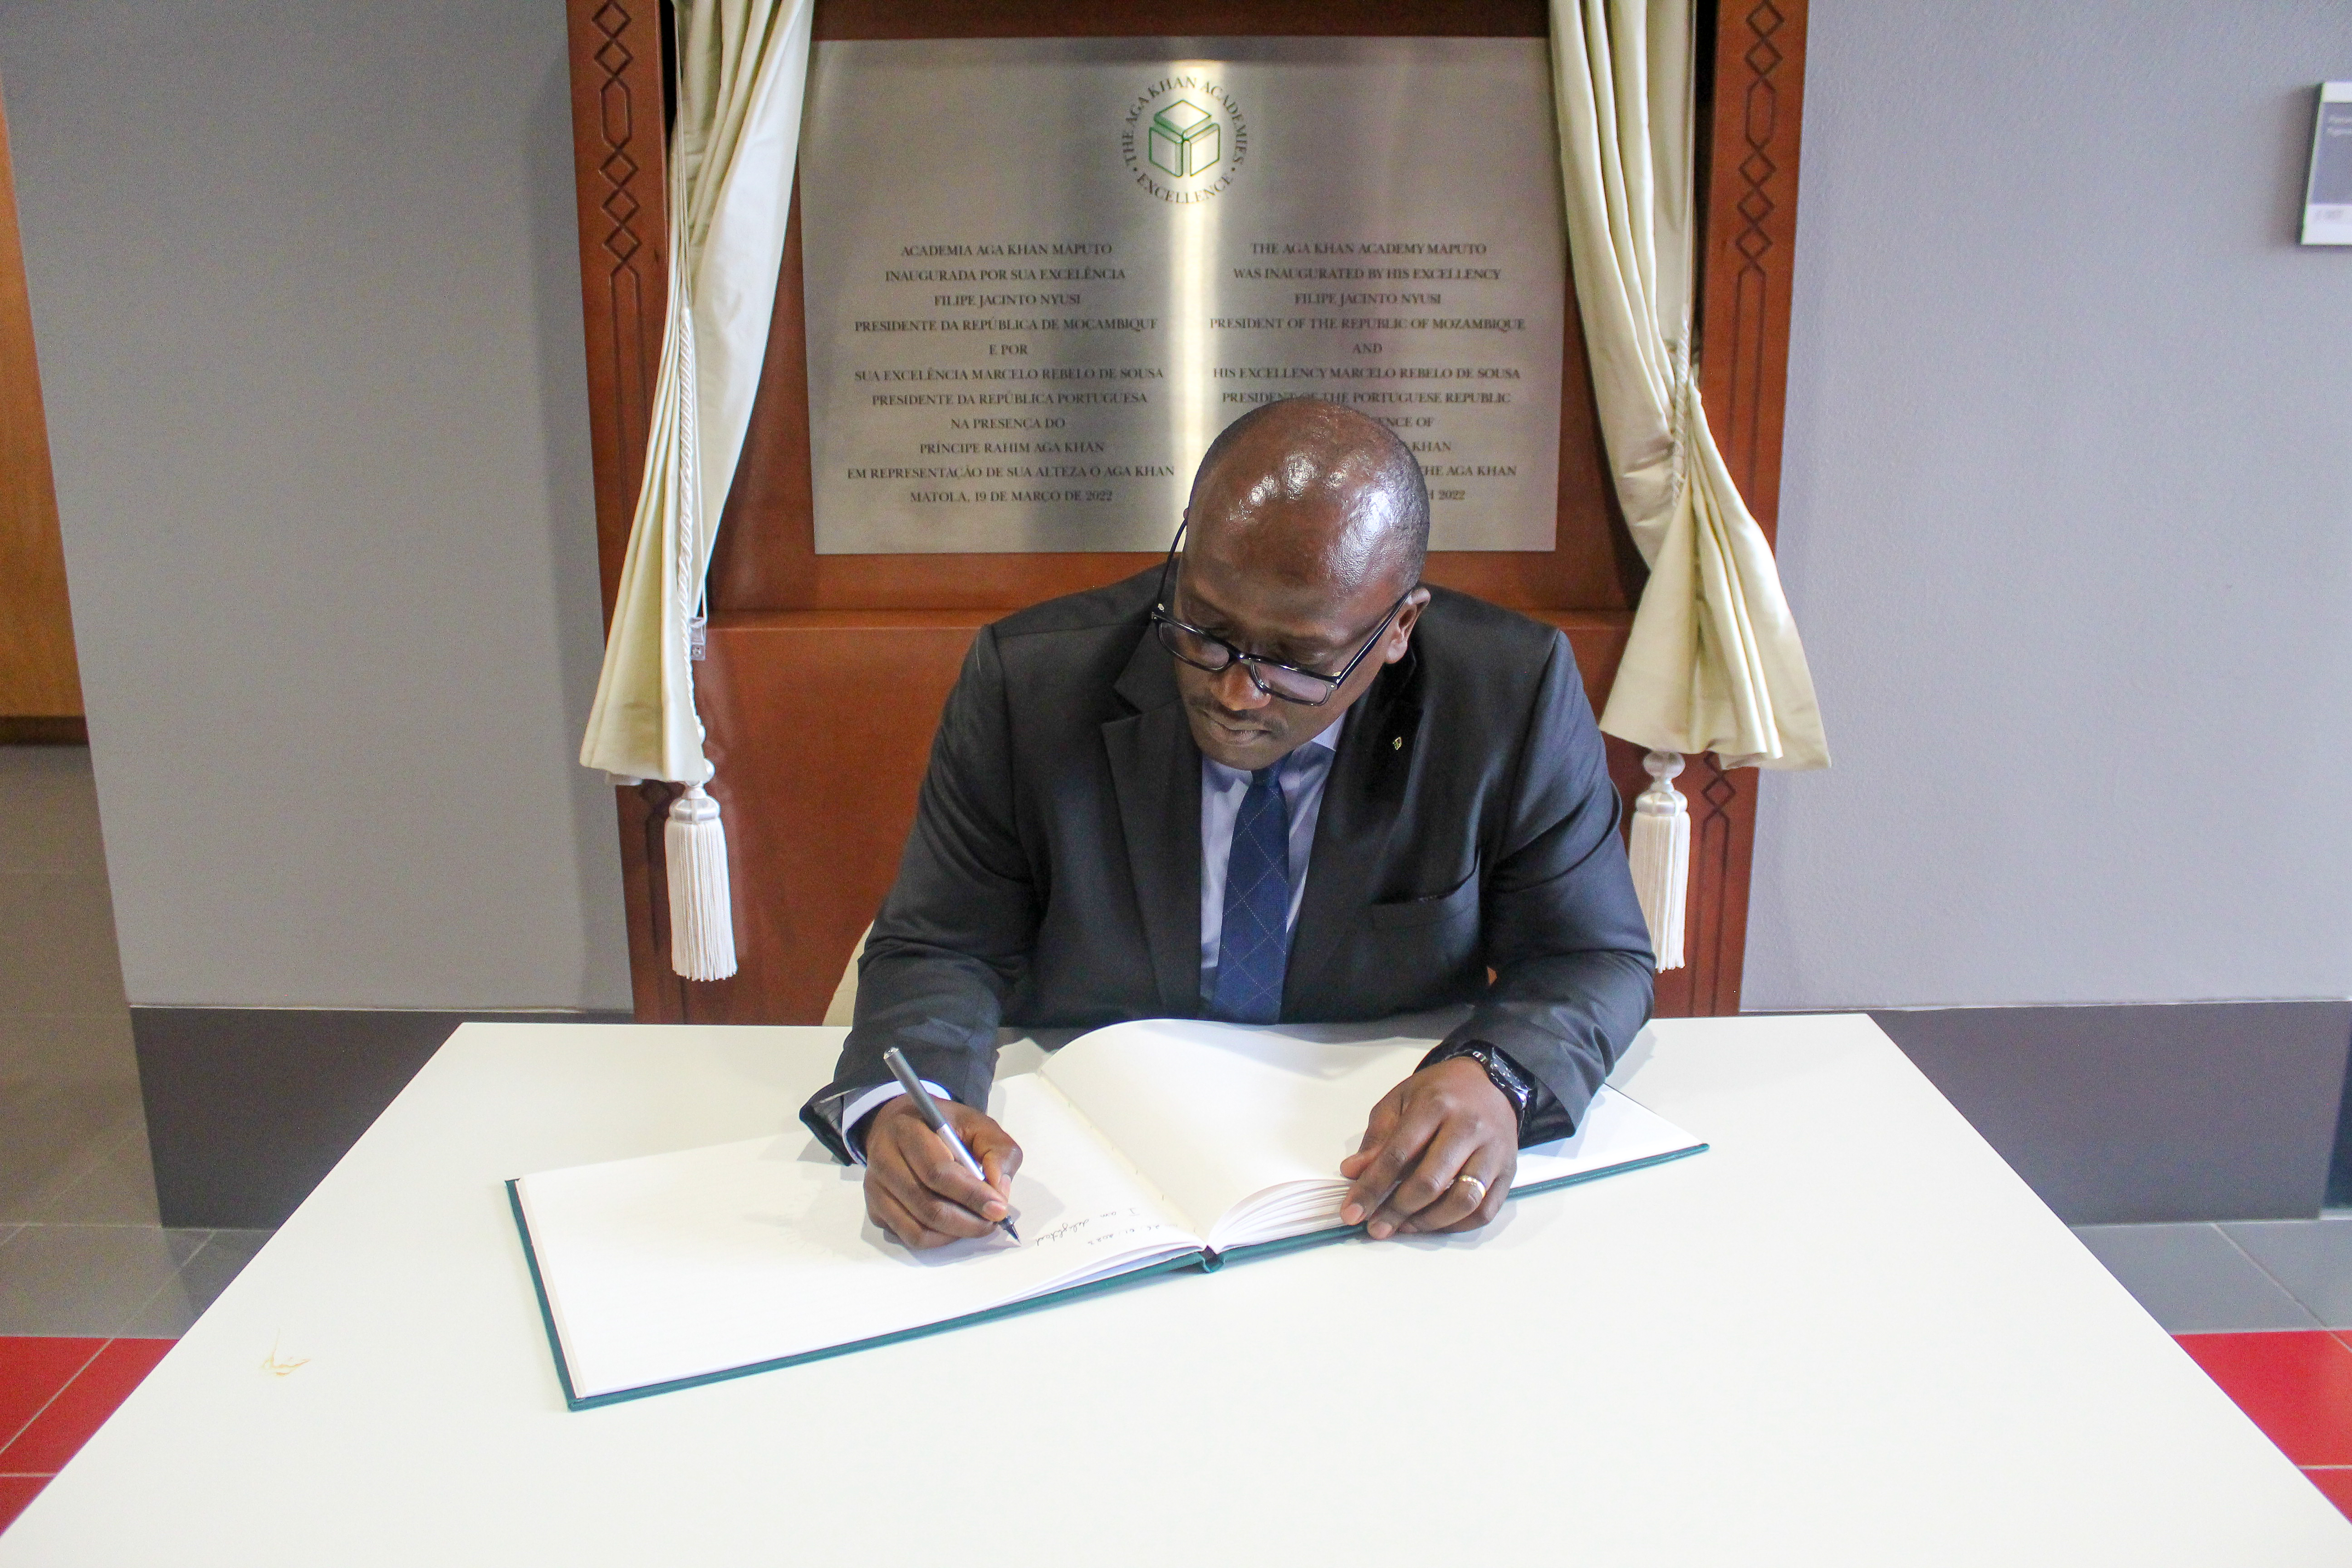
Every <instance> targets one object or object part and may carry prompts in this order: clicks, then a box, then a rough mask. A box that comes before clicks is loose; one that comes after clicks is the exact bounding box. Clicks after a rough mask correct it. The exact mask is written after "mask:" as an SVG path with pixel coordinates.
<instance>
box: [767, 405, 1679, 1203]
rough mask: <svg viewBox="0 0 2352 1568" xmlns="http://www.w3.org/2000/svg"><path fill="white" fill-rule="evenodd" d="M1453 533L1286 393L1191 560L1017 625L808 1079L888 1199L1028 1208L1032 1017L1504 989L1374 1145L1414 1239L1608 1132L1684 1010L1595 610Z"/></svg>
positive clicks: (1184, 545) (1172, 561) (1257, 1014)
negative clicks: (899, 1064) (1665, 1011)
mask: <svg viewBox="0 0 2352 1568" xmlns="http://www.w3.org/2000/svg"><path fill="white" fill-rule="evenodd" d="M1428 539H1429V497H1428V490H1427V488H1426V486H1425V485H1424V483H1423V478H1422V473H1421V466H1420V464H1419V462H1418V461H1417V460H1416V459H1415V458H1414V457H1413V455H1412V451H1411V450H1410V449H1409V448H1408V447H1406V446H1405V445H1404V443H1403V442H1402V441H1401V440H1399V439H1398V438H1397V437H1396V436H1395V435H1394V434H1393V433H1392V432H1391V431H1390V430H1389V429H1388V428H1387V427H1386V426H1382V425H1381V424H1379V423H1377V422H1376V421H1373V420H1371V419H1369V418H1366V417H1365V416H1362V415H1360V414H1358V413H1355V412H1354V411H1352V410H1349V409H1347V408H1345V407H1342V406H1340V405H1335V404H1329V403H1322V402H1318V401H1313V400H1308V399H1296V400H1292V401H1288V402H1283V403H1273V404H1268V405H1264V406H1262V407H1260V408H1258V409H1256V410H1255V411H1253V412H1252V413H1250V414H1247V415H1245V416H1243V417H1242V418H1241V419H1239V420H1237V421H1236V422H1234V425H1233V426H1230V427H1229V428H1228V429H1226V430H1225V431H1224V432H1223V434H1222V435H1220V436H1219V437H1217V440H1216V442H1215V443H1214V444H1213V446H1212V447H1210V448H1209V451H1208V454H1207V456H1206V457H1204V458H1202V463H1201V467H1200V470H1199V473H1198V475H1197V476H1196V478H1195V479H1194V481H1193V486H1192V500H1191V504H1190V505H1189V506H1188V508H1187V509H1186V511H1185V522H1184V525H1183V527H1182V528H1180V529H1179V531H1178V543H1179V544H1180V545H1181V553H1179V552H1178V550H1177V549H1176V548H1175V547H1173V546H1171V550H1170V554H1169V560H1168V563H1166V565H1164V566H1163V567H1161V568H1160V569H1156V570H1154V571H1152V572H1149V573H1146V574H1143V575H1142V576H1139V577H1136V578H1132V579H1130V580H1129V581H1127V582H1124V583H1119V584H1114V585H1113V586H1110V587H1108V588H1103V589H1098V590H1097V591H1095V592H1093V593H1087V594H1076V595H1071V596H1069V597H1067V598H1063V599H1056V600H1054V601H1052V602H1050V603H1047V604H1044V605H1038V606H1036V607H1035V608H1034V609H1030V610H1025V611H1024V612H1022V613H1021V614H1019V615H1016V616H1010V617H1008V618H1006V619H1005V620H1003V621H999V622H997V623H996V624H995V625H994V626H989V627H987V628H986V629H984V630H982V632H981V634H980V635H979V637H977V638H976V639H975V640H974V642H973V645H972V649H971V655H970V657H969V658H967V659H966V660H965V663H964V668H963V673H962V676H961V679H959V680H958V681H957V683H956V688H955V690H954V692H953V693H952V694H950V697H949V699H948V703H947V709H946V711H945V712H944V713H943V714H942V715H941V717H940V729H939V735H938V738H937V740H936V741H935V742H934V743H933V746H932V751H931V761H930V771H929V774H928V776H927V777H926V778H925V780H924V782H923V789H922V795H921V802H920V805H919V806H918V808H917V812H916V818H915V826H914V831H913V832H912V833H911V834H910V835H909V836H908V842H907V849H906V854H905V858H903V859H902V860H901V862H900V864H899V868H898V884H897V886H896V887H894V888H893V889H891V892H890V897H889V900H888V901H887V903H885V904H884V905H883V908H882V912H881V915H880V916H879V918H878V919H877V921H875V925H874V931H873V934H872V936H871V937H870V938H869V939H868V941H867V942H866V951H865V954H864V957H863V959H862V961H861V963H860V969H859V980H858V992H857V1019H856V1026H855V1027H854V1028H852V1029H851V1031H850V1035H849V1038H848V1040H847V1042H846V1044H845V1047H844V1049H843V1051H842V1056H841V1062H840V1066H839V1067H838V1068H836V1069H835V1076H834V1081H833V1083H832V1085H831V1086H829V1087H828V1088H827V1089H824V1090H823V1091H822V1092H820V1093H819V1094H818V1095H817V1096H816V1097H815V1098H814V1099H813V1100H810V1101H809V1104H808V1106H807V1107H806V1108H805V1109H804V1110H803V1112H802V1118H803V1121H806V1122H807V1123H808V1124H809V1126H810V1128H811V1129H812V1130H813V1131H815V1132H816V1133H817V1135H818V1136H819V1137H820V1138H821V1139H823V1140H824V1142H825V1143H826V1144H827V1145H828V1146H829V1147H830V1148H831V1149H832V1150H833V1152H835V1154H836V1155H837V1156H839V1157H840V1158H842V1159H845V1160H852V1159H858V1158H861V1157H862V1158H863V1159H864V1160H865V1161H866V1208H867V1213H868V1214H869V1215H870V1216H871V1217H872V1218H873V1219H874V1221H875V1222H876V1223H877V1225H879V1226H883V1227H884V1228H885V1229H887V1230H888V1231H889V1232H890V1233H891V1234H892V1235H893V1236H895V1237H898V1239H899V1240H900V1241H901V1242H903V1243H905V1244H906V1245H908V1246H909V1247H932V1246H938V1245H940V1244H941V1243H944V1242H947V1241H950V1240H952V1239H954V1238H956V1237H972V1236H982V1235H985V1234H987V1232H988V1231H989V1230H990V1229H991V1228H992V1226H993V1225H994V1223H995V1222H996V1221H997V1220H999V1219H1001V1218H1003V1217H1004V1215H1006V1214H1007V1212H1008V1209H1007V1205H1006V1198H1007V1196H1008V1194H1009V1193H1010V1190H1011V1181H1012V1175H1013V1171H1014V1170H1015V1169H1016V1168H1017V1167H1018V1165H1019V1163H1020V1158H1021V1153H1020V1150H1019V1148H1018V1147H1017V1146H1016V1145H1015V1144H1014V1143H1013V1140H1012V1139H1011V1138H1010V1137H1008V1136H1007V1135H1006V1134H1005V1132H1004V1130H1003V1128H1001V1127H1000V1126H998V1125H997V1124H996V1122H995V1121H992V1119H990V1118H989V1116H988V1115H987V1114H986V1113H985V1111H984V1110H982V1109H980V1108H981V1107H983V1106H985V1105H986V1103H987V1099H988V1089H989V1084H990V1082H991V1080H992V1078H993V1076H994V1071H995V1038H996V1029H997V1027H998V1026H999V1025H1000V1024H1011V1025H1016V1026H1030V1027H1051V1026H1082V1027H1083V1026H1098V1025H1103V1024H1109V1023H1115V1022H1118V1021H1120V1020H1122V1019H1129V1018H1146V1017H1213V1018H1224V1019H1230V1020H1233V1021H1236V1022H1243V1023H1273V1022H1276V1021H1279V1020H1286V1019H1291V1020H1308V1021H1316V1022H1336V1021H1344V1020H1355V1019H1368V1018H1379V1017H1383V1016H1389V1015H1391V1014H1396V1013H1402V1012H1410V1011H1414V1010H1418V1009H1423V1008H1429V1007H1436V1006H1441V1005H1447V1004H1459V1003H1468V1004H1470V1005H1471V1011H1470V1016H1468V1018H1467V1019H1466V1020H1465V1021H1464V1022H1463V1024H1462V1025H1461V1026H1459V1027H1457V1028H1455V1029H1454V1031H1453V1032H1452V1033H1451V1034H1450V1035H1448V1036H1447V1037H1446V1038H1445V1039H1444V1041H1443V1042H1442V1043H1441V1044H1440V1045H1439V1046H1438V1047H1436V1048H1435V1049H1433V1050H1432V1051H1431V1052H1430V1053H1429V1055H1428V1056H1427V1057H1426V1058H1424V1059H1423V1063H1422V1065H1421V1066H1420V1068H1419V1069H1418V1070H1416V1071H1415V1072H1414V1073H1413V1074H1412V1076H1411V1077H1409V1078H1408V1079H1405V1081H1404V1082H1403V1083H1402V1084H1400V1085H1398V1086H1397V1088H1396V1089H1394V1090H1393V1091H1391V1093H1390V1094H1389V1096H1388V1097H1387V1098H1386V1099H1385V1100H1382V1101H1381V1104H1380V1105H1379V1107H1378V1108H1377V1109H1375V1110H1374V1111H1373V1113H1372V1116H1371V1120H1370V1126H1369V1127H1367V1129H1366V1130H1365V1133H1364V1138H1363V1142H1362V1146H1361V1148H1360V1150H1359V1151H1358V1152H1356V1153H1355V1154H1353V1155H1350V1156H1349V1158H1348V1159H1347V1160H1345V1161H1343V1162H1342V1163H1341V1165H1340V1168H1339V1173H1340V1174H1341V1175H1342V1176H1344V1177H1346V1178H1347V1179H1348V1180H1349V1182H1350V1183H1351V1186H1350V1189H1349V1194H1348V1198H1347V1201H1346V1205H1345V1207H1344V1208H1343V1209H1342V1217H1343V1218H1344V1219H1345V1220H1346V1221H1347V1222H1348V1223H1350V1224H1354V1223H1358V1222H1360V1221H1361V1222H1364V1223H1365V1224H1366V1226H1367V1229H1368V1231H1369V1233H1370V1235H1372V1236H1374V1237H1387V1236H1391V1235H1399V1234H1407V1233H1414V1232H1423V1233H1426V1232H1439V1231H1454V1230H1465V1229H1470V1228H1474V1227H1475V1226H1482V1225H1485V1224H1486V1222H1488V1221H1489V1220H1491V1219H1493V1218H1494V1217H1495V1215H1496V1212H1497V1211H1498V1209H1499V1208H1500V1206H1501V1204H1502V1200H1503V1196H1504V1194H1506V1193H1507V1191H1508V1190H1509V1187H1510V1180H1511V1174H1512V1172H1513V1170H1514V1169H1515V1167H1516V1164H1517V1151H1518V1150H1519V1149H1520V1148H1522V1147H1524V1146H1526V1145H1528V1144H1530V1143H1536V1142H1546V1141H1548V1140H1550V1139H1553V1138H1558V1137H1561V1136H1563V1135H1565V1134H1566V1133H1568V1132H1570V1131H1572V1130H1573V1129H1574V1127H1575V1125H1576V1122H1577V1121H1578V1119H1579V1118H1580V1117H1581V1116H1582V1114H1583V1112H1584V1108H1585V1106H1586V1104H1587V1103H1588V1102H1589V1101H1590V1100H1591V1098H1592V1094H1593V1092H1594V1090H1595V1089H1598V1088H1599V1087H1600V1084H1601V1079H1603V1078H1604V1077H1605V1076H1606V1075H1607V1073H1608V1071H1609V1068H1610V1067H1611V1065H1612V1063H1613V1062H1614V1061H1615V1060H1616V1059H1617V1057H1618V1055H1619V1053H1620V1052H1622V1050H1623V1049H1624V1047H1625V1046H1626V1045H1627V1043H1628V1042H1630V1041H1631V1040H1632V1038H1633V1035H1634V1033H1635V1032H1636V1031H1637V1030H1638V1029H1640V1028H1641V1026H1642V1025H1643V1022H1645V1021H1646V1020H1647V1018H1648V1016H1649V1011H1650V1003H1651V988H1652V978H1653V968H1654V965H1653V960H1652V956H1651V952H1650V947H1649V937H1648V931H1647V928H1646V927H1645V925H1644V923H1643V918H1642V911H1641V908H1640V905H1639V904H1638V903H1637V902H1636V900H1635V899H1634V896H1633V882H1632V879H1631V878H1630V877H1629V876H1628V874H1627V871H1626V865H1625V853H1624V849H1623V847H1622V843H1621V841H1620V839H1619V837H1618V835H1617V812H1618V801H1617V795H1616V791H1615V790H1614V788H1613V787H1612V785H1611V784H1610V781H1609V774H1608V769H1607V766H1606V763H1605V759H1604V755H1603V752H1602V745H1601V734H1600V731H1598V730H1597V729H1595V728H1594V726H1593V721H1592V712H1591V708H1590V707H1589V706H1588V704H1587V703H1586V701H1585V698H1584V689H1583V687H1582V685H1581V684H1580V682H1579V680H1578V679H1577V673H1576V664H1575V659H1574V657H1573V656H1572V655H1571V654H1570V651H1569V646H1568V640H1567V638H1565V637H1562V636H1561V635H1560V634H1559V632H1558V631H1556V630H1553V629H1552V628H1550V627H1549V626H1540V625H1538V624H1537V623H1535V622H1533V621H1530V620H1527V619H1525V618H1523V617H1521V616H1516V615H1513V614H1511V613H1509V612H1507V611H1505V610H1501V609H1497V608H1496V607H1494V606H1493V605H1486V604H1484V603H1482V602H1480V601H1478V600H1476V599H1473V598H1470V597H1467V596H1466V595H1460V594H1454V593H1451V592H1448V591H1446V590H1444V589H1432V588H1428V587H1424V586H1423V585H1422V584H1421V581H1420V576H1421V570H1422V564H1423V557H1424V555H1425V554H1426V552H1427V548H1428ZM894 1045H895V1046H898V1047H900V1048H901V1049H902V1050H904V1051H905V1053H906V1055H907V1057H908V1058H909V1060H910V1061H911V1063H912V1064H913V1066H914V1067H915V1068H916V1070H917V1072H918V1073H919V1075H920V1076H921V1077H922V1078H923V1079H926V1080H928V1081H929V1083H930V1084H931V1085H932V1086H934V1088H935V1090H936V1091H937V1093H938V1098H940V1100H942V1102H943V1109H944V1110H946V1111H947V1113H948V1114H949V1116H950V1118H951V1119H952V1120H953V1121H954V1123H955V1125H956V1127H957V1129H958V1131H960V1132H961V1134H962V1136H963V1138H964V1141H965V1142H966V1143H967V1144H968V1145H969V1146H970V1148H971V1151H972V1152H973V1154H974V1155H975V1156H977V1157H978V1159H979V1160H980V1162H981V1163H982V1168H983V1170H984V1171H985V1173H986V1175H987V1180H986V1181H985V1182H982V1180H980V1179H978V1178H975V1177H973V1176H971V1175H970V1174H968V1173H966V1172H965V1171H964V1170H963V1169H962V1168H961V1166H959V1165H958V1164H957V1163H955V1162H954V1161H953V1160H952V1159H950V1157H949V1156H948V1153H947V1151H946V1148H945V1146H944V1144H943V1143H942V1142H941V1141H940V1139H938V1138H937V1137H936V1136H934V1135H933V1134H932V1133H931V1132H930V1131H929V1129H927V1128H926V1127H925V1126H924V1124H923V1123H922V1121H920V1120H919V1118H918V1117H916V1116H915V1114H914V1110H913V1107H911V1106H910V1105H908V1103H907V1102H906V1101H905V1100H903V1099H902V1098H900V1097H899V1096H898V1089H897V1084H896V1082H895V1080H894V1079H892V1077H891V1075H890V1073H889V1071H888V1070H887V1068H885V1067H884V1066H883V1063H882V1055H883V1052H884V1051H885V1050H887V1048H888V1047H891V1046H894Z"/></svg>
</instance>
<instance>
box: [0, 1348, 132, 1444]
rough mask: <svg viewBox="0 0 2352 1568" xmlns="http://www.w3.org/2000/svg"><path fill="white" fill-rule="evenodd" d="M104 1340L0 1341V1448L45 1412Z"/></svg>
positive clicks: (98, 1349) (86, 1364)
mask: <svg viewBox="0 0 2352 1568" xmlns="http://www.w3.org/2000/svg"><path fill="white" fill-rule="evenodd" d="M105 1344H106V1342H105V1341H104V1340H70V1339H51V1338H48V1337H47V1336H43V1337H41V1338H37V1339H36V1338H31V1337H16V1336H11V1337H8V1338H0V1448H5V1447H7V1446H8V1444H9V1442H10V1441H11V1440H12V1439H14V1438H15V1437H16V1434H17V1433H19V1432H22V1431H23V1430H24V1429H25V1427H26V1425H27V1424H29V1423H30V1422H31V1421H32V1419H33V1417H34V1416H36V1415H39V1414H40V1413H41V1412H42V1411H43V1410H44V1409H46V1408H47V1406H48V1403H49V1401H50V1400H52V1399H55V1398H56V1397H57V1396H58V1390H60V1389H62V1388H64V1387H65V1385H66V1384H68V1383H71V1382H72V1381H73V1379H74V1373H78V1372H79V1371H80V1370H81V1369H82V1368H84V1367H86V1366H88V1365H89V1363H90V1358H91V1357H92V1356H95V1355H96V1354H98V1352H99V1351H100V1349H102V1348H103V1347H104V1346H105Z"/></svg>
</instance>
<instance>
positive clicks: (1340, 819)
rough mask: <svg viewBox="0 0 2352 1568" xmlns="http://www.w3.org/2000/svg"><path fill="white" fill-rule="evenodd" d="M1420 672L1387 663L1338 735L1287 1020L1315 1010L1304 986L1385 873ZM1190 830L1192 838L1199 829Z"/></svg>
mask: <svg viewBox="0 0 2352 1568" xmlns="http://www.w3.org/2000/svg"><path fill="white" fill-rule="evenodd" d="M1419 668H1420V661H1419V659H1418V658H1417V657H1416V656H1415V655H1414V654H1412V653H1411V652H1408V653H1407V654H1406V655H1405V657H1404V658H1402V659H1401V660H1399V661H1398V662H1397V663H1396V664H1394V665H1391V667H1390V668H1388V669H1387V670H1385V671H1384V672H1382V674H1381V681H1380V684H1379V685H1377V686H1375V687H1374V688H1373V689H1371V690H1370V692H1368V693H1366V694H1365V697H1364V700H1362V701H1361V702H1360V703H1359V704H1358V705H1357V707H1356V710H1355V711H1353V712H1351V713H1350V714H1349V716H1348V721H1347V723H1346V724H1345V726H1343V727H1342V729H1341V730H1340V731H1339V754H1338V755H1337V756H1335V757H1333V758H1332V760H1331V776H1330V778H1329V779H1328V781H1327V782H1326V783H1325V784H1324V786H1323V809H1322V812H1321V814H1320V815H1319V816H1318V817H1317V818H1316V821H1315V847H1314V849H1313V850H1312V851H1311V852H1310V854H1309V856H1308V858H1307V891H1306V893H1305V895H1304V896H1303V897H1301V898H1300V900H1299V903H1298V925H1297V930H1296V931H1293V932H1292V933H1291V938H1290V967H1289V970H1288V972H1287V973H1286V974H1285V976H1284V978H1283V987H1282V998H1283V1003H1282V1012H1283V1016H1285V1017H1286V1018H1287V1017H1298V1016H1309V1015H1313V1014H1316V1013H1318V1012H1319V1011H1321V1009H1317V1008H1311V1007H1308V1006H1307V1005H1306V1003H1307V1000H1308V998H1309V997H1311V995H1312V992H1311V991H1310V989H1309V988H1310V987H1311V986H1313V984H1315V982H1316V979H1317V976H1318V974H1319V973H1321V971H1322V970H1323V968H1324V967H1325V966H1326V965H1327V964H1328V963H1330V961H1331V958H1332V955H1333V954H1334V953H1336V952H1338V951H1339V944H1340V942H1342V941H1343V940H1344V939H1345V938H1346V937H1347V934H1348V932H1349V931H1350V930H1351V929H1353V927H1354V925H1355V921H1356V912H1357V910H1360V909H1362V908H1363V906H1364V905H1366V904H1368V903H1370V901H1371V898H1372V894H1373V891H1374V890H1375V889H1377V887H1378V886H1379V882H1380V878H1381V873H1382V871H1383V870H1384V869H1386V868H1387V865H1388V860H1389V857H1388V854H1387V849H1388V842H1389V835H1390V833H1391V830H1392V829H1393V828H1394V827H1395V826H1396V819H1397V812H1398V809H1399V807H1400V806H1401V805H1402V804H1403V801H1404V798H1405V790H1406V786H1407V784H1409V782H1410V781H1411V778H1412V767H1413V763H1414V760H1415V758H1416V757H1417V756H1418V755H1419V754H1420V741H1421V700H1420V695H1421V683H1420V681H1419V680H1418V679H1415V677H1416V676H1417V674H1418V672H1419ZM1193 832H1194V837H1195V838H1196V839H1197V837H1199V828H1198V826H1195V827H1194V830H1193Z"/></svg>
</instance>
